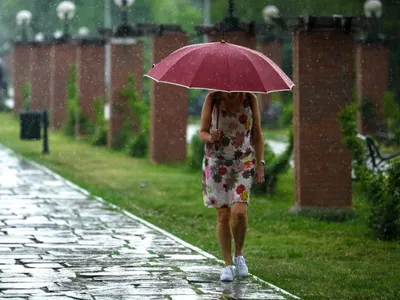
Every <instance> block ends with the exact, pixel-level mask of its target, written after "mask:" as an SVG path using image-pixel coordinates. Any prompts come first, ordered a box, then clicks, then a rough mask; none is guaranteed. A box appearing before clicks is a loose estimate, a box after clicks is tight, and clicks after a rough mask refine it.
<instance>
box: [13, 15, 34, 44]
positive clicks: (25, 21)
mask: <svg viewBox="0 0 400 300" xmlns="http://www.w3.org/2000/svg"><path fill="white" fill-rule="evenodd" d="M16 21H17V25H18V26H20V27H21V29H22V34H21V40H22V41H24V42H26V41H28V26H29V24H30V23H31V21H32V14H31V12H30V11H28V10H21V11H19V12H18V13H17V16H16Z"/></svg>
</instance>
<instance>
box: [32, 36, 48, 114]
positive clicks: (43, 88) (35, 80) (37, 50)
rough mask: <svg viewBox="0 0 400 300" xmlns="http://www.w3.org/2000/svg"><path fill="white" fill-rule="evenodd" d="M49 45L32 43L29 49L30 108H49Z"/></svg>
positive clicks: (39, 109) (36, 109) (38, 109)
mask: <svg viewBox="0 0 400 300" xmlns="http://www.w3.org/2000/svg"><path fill="white" fill-rule="evenodd" d="M50 54H51V45H49V44H46V43H34V44H33V45H32V50H31V58H30V61H31V64H30V67H31V69H30V82H31V98H32V110H35V111H41V110H44V109H49V103H50Z"/></svg>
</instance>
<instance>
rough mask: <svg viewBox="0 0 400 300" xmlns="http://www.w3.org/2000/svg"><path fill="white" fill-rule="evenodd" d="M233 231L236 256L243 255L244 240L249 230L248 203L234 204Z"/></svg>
mask: <svg viewBox="0 0 400 300" xmlns="http://www.w3.org/2000/svg"><path fill="white" fill-rule="evenodd" d="M231 214H232V224H231V226H232V232H233V239H234V240H235V257H238V256H242V255H243V246H244V240H245V237H246V230H247V204H246V203H241V202H238V203H234V204H233V205H232V210H231Z"/></svg>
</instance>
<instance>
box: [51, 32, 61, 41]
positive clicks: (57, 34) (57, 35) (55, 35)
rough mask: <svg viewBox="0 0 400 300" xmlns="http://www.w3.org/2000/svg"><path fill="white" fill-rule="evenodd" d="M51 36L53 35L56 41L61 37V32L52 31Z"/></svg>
mask: <svg viewBox="0 0 400 300" xmlns="http://www.w3.org/2000/svg"><path fill="white" fill-rule="evenodd" d="M53 35H54V38H56V39H57V40H58V39H61V38H62V37H63V32H62V31H61V30H56V31H54V34H53Z"/></svg>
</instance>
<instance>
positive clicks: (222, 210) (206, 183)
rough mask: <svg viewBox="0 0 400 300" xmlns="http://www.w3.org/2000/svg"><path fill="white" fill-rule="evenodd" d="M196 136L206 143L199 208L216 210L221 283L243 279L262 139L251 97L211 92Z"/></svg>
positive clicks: (261, 162) (260, 171)
mask: <svg viewBox="0 0 400 300" xmlns="http://www.w3.org/2000/svg"><path fill="white" fill-rule="evenodd" d="M199 135H200V139H201V140H202V141H203V142H204V143H205V157H204V160H203V196H204V204H205V205H206V206H207V207H211V208H216V209H217V236H218V242H219V245H220V248H221V252H222V256H223V259H224V261H225V268H224V269H223V270H222V272H221V277H220V279H221V281H233V280H234V276H235V273H236V275H237V276H239V277H246V276H247V275H248V268H247V265H246V261H245V259H244V257H243V246H244V241H245V236H246V229H247V205H248V203H249V200H250V190H251V186H252V184H253V181H254V183H262V182H263V181H264V164H265V162H264V160H263V157H264V141H263V136H262V131H261V124H260V111H259V107H258V103H257V98H256V96H255V95H254V94H252V93H245V92H232V93H226V92H212V93H210V94H209V95H208V96H207V97H206V100H205V102H204V105H203V110H202V115H201V128H200V133H199ZM232 237H233V240H234V256H233V257H232ZM234 264H235V266H236V268H235V267H234Z"/></svg>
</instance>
